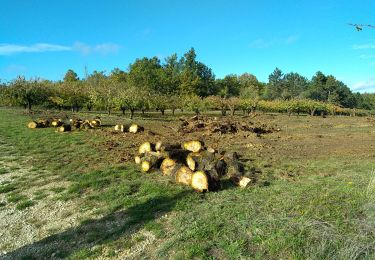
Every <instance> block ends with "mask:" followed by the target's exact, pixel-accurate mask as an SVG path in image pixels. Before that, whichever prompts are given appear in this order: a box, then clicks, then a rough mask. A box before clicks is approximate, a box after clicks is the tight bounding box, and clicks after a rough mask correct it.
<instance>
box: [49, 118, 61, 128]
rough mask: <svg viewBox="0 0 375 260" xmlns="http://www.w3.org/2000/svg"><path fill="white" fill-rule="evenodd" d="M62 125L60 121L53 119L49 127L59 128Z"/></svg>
mask: <svg viewBox="0 0 375 260" xmlns="http://www.w3.org/2000/svg"><path fill="white" fill-rule="evenodd" d="M62 125H63V122H62V120H61V119H53V120H52V122H51V126H52V127H59V126H62Z"/></svg>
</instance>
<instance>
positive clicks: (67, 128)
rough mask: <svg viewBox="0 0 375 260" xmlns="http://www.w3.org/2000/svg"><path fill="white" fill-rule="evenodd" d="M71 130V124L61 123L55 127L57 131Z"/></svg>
mask: <svg viewBox="0 0 375 260" xmlns="http://www.w3.org/2000/svg"><path fill="white" fill-rule="evenodd" d="M71 130H72V127H71V125H62V126H60V127H58V128H57V131H58V132H69V131H71Z"/></svg>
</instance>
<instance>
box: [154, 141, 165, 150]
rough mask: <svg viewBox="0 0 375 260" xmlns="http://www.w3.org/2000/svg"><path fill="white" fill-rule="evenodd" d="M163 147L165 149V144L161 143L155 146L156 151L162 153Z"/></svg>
mask: <svg viewBox="0 0 375 260" xmlns="http://www.w3.org/2000/svg"><path fill="white" fill-rule="evenodd" d="M162 147H163V143H162V142H161V141H158V142H157V143H156V144H155V151H161V149H162Z"/></svg>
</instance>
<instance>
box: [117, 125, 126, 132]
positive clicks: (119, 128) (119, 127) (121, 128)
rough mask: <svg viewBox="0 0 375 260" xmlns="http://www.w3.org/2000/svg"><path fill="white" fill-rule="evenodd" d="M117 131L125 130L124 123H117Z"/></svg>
mask: <svg viewBox="0 0 375 260" xmlns="http://www.w3.org/2000/svg"><path fill="white" fill-rule="evenodd" d="M115 131H119V132H125V128H124V125H115Z"/></svg>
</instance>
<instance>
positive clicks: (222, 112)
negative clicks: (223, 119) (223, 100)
mask: <svg viewBox="0 0 375 260" xmlns="http://www.w3.org/2000/svg"><path fill="white" fill-rule="evenodd" d="M221 115H222V116H226V115H227V110H226V109H225V108H222V109H221Z"/></svg>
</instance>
